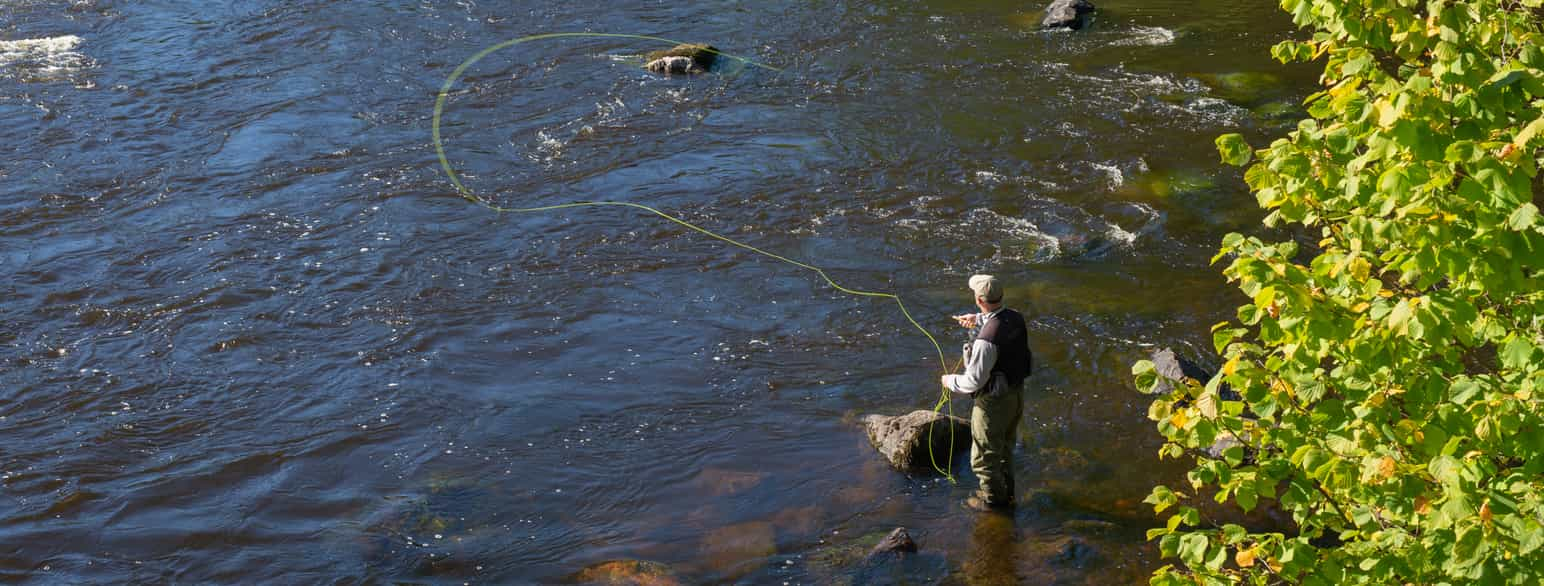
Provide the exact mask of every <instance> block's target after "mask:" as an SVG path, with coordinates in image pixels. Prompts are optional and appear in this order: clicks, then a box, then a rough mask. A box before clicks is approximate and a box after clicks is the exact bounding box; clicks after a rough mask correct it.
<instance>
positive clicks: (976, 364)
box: [943, 340, 997, 395]
mask: <svg viewBox="0 0 1544 586" xmlns="http://www.w3.org/2000/svg"><path fill="white" fill-rule="evenodd" d="M996 364H997V345H996V344H993V343H991V342H988V341H986V340H976V341H975V342H972V343H971V346H970V360H967V361H966V362H965V374H946V375H944V377H943V384H944V386H945V387H948V389H949V390H951V391H954V392H956V393H964V394H967V395H969V394H974V393H977V392H980V391H981V390H982V389H985V388H986V385H987V383H988V382H989V381H991V379H992V367H993V366H995V365H996Z"/></svg>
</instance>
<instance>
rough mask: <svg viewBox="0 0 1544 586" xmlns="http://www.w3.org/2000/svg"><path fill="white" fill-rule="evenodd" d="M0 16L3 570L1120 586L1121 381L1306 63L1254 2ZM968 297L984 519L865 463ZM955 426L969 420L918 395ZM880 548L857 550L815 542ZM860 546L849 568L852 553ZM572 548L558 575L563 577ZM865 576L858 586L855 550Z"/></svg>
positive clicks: (447, 5) (1132, 441) (1210, 292)
mask: <svg viewBox="0 0 1544 586" xmlns="http://www.w3.org/2000/svg"><path fill="white" fill-rule="evenodd" d="M1098 1H1099V7H1100V12H1099V16H1098V17H1097V20H1096V21H1095V23H1094V26H1093V27H1092V28H1091V29H1090V30H1086V31H1081V32H1077V33H1066V32H1041V31H1039V30H1036V27H1035V23H1036V22H1037V20H1036V17H1037V15H1036V14H1035V13H1036V12H1037V11H1038V10H1039V9H1040V8H1041V5H1040V4H1038V3H1022V2H1005V1H998V0H992V1H979V2H938V1H932V2H889V1H879V2H868V3H847V2H759V3H741V2H693V3H680V4H672V3H661V2H619V3H586V2H560V3H531V2H513V3H500V2H474V1H469V0H462V1H457V2H451V1H440V0H423V1H418V2H411V1H385V0H377V1H363V0H360V1H346V2H345V1H335V2H317V1H304V2H277V1H258V0H249V1H241V2H215V1H207V2H205V1H200V2H186V1H178V2H174V1H156V0H152V1H111V0H77V1H69V2H65V1H41V0H0V275H3V278H0V295H3V297H0V299H3V302H0V580H5V581H13V580H19V581H33V582H38V583H124V582H182V583H220V582H227V583H228V582H238V583H319V582H331V583H372V582H382V581H386V582H396V581H403V582H424V583H439V582H444V583H463V582H471V583H551V582H557V581H563V580H575V579H581V578H589V577H594V576H598V575H602V574H604V573H605V572H609V571H614V570H616V568H618V567H620V566H622V565H625V564H612V565H609V566H608V565H604V564H605V563H606V562H611V561H615V560H642V561H644V562H647V563H646V564H643V565H641V566H639V567H640V568H642V570H643V571H645V572H655V571H658V572H665V571H668V572H669V573H670V574H671V575H673V576H674V577H675V578H677V579H679V580H681V581H683V582H685V583H701V582H743V583H758V584H759V583H790V584H793V583H842V582H847V583H868V582H875V581H878V582H885V581H900V582H912V583H940V582H941V583H973V584H974V583H1011V582H1013V581H1015V580H1018V581H1024V582H1030V583H1053V582H1054V583H1073V584H1079V583H1087V584H1112V583H1141V582H1144V581H1145V578H1146V575H1147V574H1148V573H1149V572H1151V571H1152V569H1153V568H1155V567H1157V566H1158V565H1160V564H1162V563H1163V562H1162V561H1160V560H1159V559H1158V555H1157V550H1156V547H1155V546H1153V545H1152V544H1149V543H1147V542H1145V540H1144V538H1143V532H1144V530H1145V529H1147V528H1148V527H1151V526H1154V525H1155V524H1156V523H1157V521H1155V520H1154V519H1153V516H1152V514H1151V513H1150V511H1149V509H1147V508H1146V506H1145V505H1142V504H1141V502H1140V501H1141V499H1142V498H1143V497H1144V496H1145V495H1146V494H1147V492H1148V489H1149V488H1150V487H1151V486H1152V485H1153V484H1155V483H1159V482H1166V483H1170V484H1178V483H1181V482H1183V480H1182V474H1183V470H1184V463H1183V462H1173V461H1159V460H1158V459H1157V456H1156V452H1157V448H1158V446H1159V445H1160V441H1159V438H1158V436H1157V434H1156V432H1155V431H1154V430H1153V427H1152V424H1151V422H1149V421H1147V420H1146V417H1145V414H1146V403H1145V401H1144V400H1143V398H1142V396H1140V395H1139V394H1137V393H1136V391H1135V390H1134V388H1133V386H1132V384H1131V382H1130V380H1129V379H1130V375H1129V369H1130V364H1131V363H1132V362H1133V361H1135V360H1137V359H1139V358H1141V357H1143V356H1145V355H1146V354H1147V353H1149V352H1151V351H1152V350H1154V349H1156V348H1159V347H1173V348H1176V349H1178V350H1179V351H1180V353H1181V354H1184V355H1189V356H1193V357H1196V358H1197V359H1198V360H1200V361H1201V362H1203V363H1207V362H1209V359H1208V358H1207V356H1208V355H1209V333H1208V332H1209V328H1210V326H1211V325H1212V324H1213V323H1216V322H1218V321H1222V320H1225V319H1228V318H1229V317H1231V315H1232V308H1233V307H1235V306H1237V305H1238V304H1239V303H1240V299H1241V297H1240V296H1239V295H1238V294H1237V293H1236V292H1235V291H1233V290H1231V289H1230V287H1229V286H1228V285H1227V284H1226V283H1224V282H1223V280H1222V278H1221V277H1220V275H1219V274H1218V269H1217V268H1216V267H1211V266H1209V265H1208V262H1209V259H1210V257H1211V255H1212V254H1213V253H1214V252H1215V250H1216V247H1217V243H1218V241H1219V239H1220V237H1221V236H1222V235H1223V234H1225V233H1227V232H1230V231H1237V230H1254V229H1255V226H1257V225H1258V220H1259V217H1260V215H1261V214H1260V213H1259V212H1258V210H1257V209H1256V208H1255V205H1254V201H1253V198H1252V197H1251V196H1250V195H1249V194H1248V193H1247V190H1246V189H1245V188H1244V186H1243V184H1242V182H1241V179H1240V175H1239V173H1238V172H1237V170H1234V169H1228V168H1223V167H1221V166H1220V165H1219V164H1218V162H1217V159H1218V157H1217V154H1216V152H1215V150H1214V148H1213V146H1212V139H1213V138H1214V137H1215V136H1216V135H1218V134H1221V133H1224V132H1243V133H1245V134H1246V135H1247V136H1249V137H1251V140H1255V141H1257V142H1256V144H1263V141H1265V140H1267V139H1268V138H1269V137H1271V136H1279V135H1281V134H1282V133H1284V132H1285V130H1286V129H1287V127H1289V126H1290V124H1291V123H1292V120H1291V118H1292V116H1293V112H1292V107H1291V105H1292V104H1295V103H1296V101H1297V100H1299V99H1301V98H1302V97H1303V96H1304V95H1306V94H1307V93H1308V92H1309V91H1311V87H1312V84H1313V76H1312V72H1311V71H1305V70H1299V69H1287V68H1284V67H1282V66H1280V65H1278V64H1276V63H1274V62H1273V61H1271V60H1270V58H1269V55H1268V49H1269V47H1270V46H1271V45H1272V44H1273V43H1275V42H1276V41H1278V40H1281V39H1284V38H1288V37H1290V36H1292V35H1293V34H1294V32H1293V30H1292V27H1291V23H1290V22H1289V20H1288V19H1287V18H1286V16H1285V15H1283V14H1281V13H1280V12H1279V11H1278V10H1277V9H1276V8H1275V7H1274V6H1273V5H1271V4H1270V3H1257V4H1248V3H1244V4H1240V3H1236V2H1222V1H1218V0H1204V1H1201V2H1182V1H1179V0H1155V1H1154V0H1144V1H1138V0H1098ZM546 32H596V33H619V34H634V35H651V36H659V37H666V38H671V39H681V40H686V41H694V42H709V43H712V44H714V45H715V46H716V47H718V48H720V49H722V50H723V51H725V52H728V53H731V54H735V55H740V56H744V57H746V58H748V59H751V60H754V61H755V62H758V63H763V64H766V65H770V66H772V67H775V68H776V69H771V68H762V67H757V66H752V65H746V64H744V63H741V62H736V61H733V60H725V61H723V62H722V63H720V65H719V66H718V67H716V68H715V70H714V71H713V72H710V73H709V74H706V75H699V76H676V77H662V76H656V75H653V74H649V73H647V72H644V71H643V70H641V69H640V67H639V64H640V63H641V58H642V55H643V53H645V52H647V51H650V50H656V49H662V48H666V47H667V46H668V45H662V44H660V43H657V42H650V41H642V40H638V39H631V38H595V37H586V38H559V39H550V40H543V41H535V42H530V43H523V44H519V45H515V46H513V47H510V48H507V49H503V50H500V51H498V52H495V53H493V54H490V55H489V56H488V57H487V58H485V59H483V60H482V61H480V62H478V63H477V64H476V65H475V66H474V67H472V68H471V69H469V70H468V71H467V75H466V77H465V78H463V79H462V80H461V81H459V82H458V83H457V85H456V87H455V88H454V90H453V91H452V93H451V96H450V99H448V100H447V107H446V113H445V118H444V122H445V133H446V141H445V146H446V152H447V156H448V159H449V160H450V161H451V162H452V163H453V164H454V165H455V166H456V168H457V170H458V171H459V172H461V173H463V175H464V179H465V181H466V184H467V186H468V187H469V188H470V189H472V190H474V191H475V192H477V193H479V194H481V195H482V196H484V197H487V198H488V199H489V200H490V201H494V202H497V203H499V204H500V205H506V206H533V205H549V204H557V203H562V202H569V201H579V200H614V201H627V202H636V203H642V204H647V205H650V206H654V207H657V208H659V209H661V210H664V211H667V212H670V213H674V214H678V215H680V216H681V217H682V218H684V219H686V220H688V221H690V222H693V223H696V224H699V225H701V226H703V227H705V228H707V229H710V230H715V231H718V232H721V233H723V234H725V235H727V236H729V237H732V238H736V239H739V240H742V241H744V242H746V243H749V244H751V245H754V246H757V247H761V248H763V249H766V250H768V251H772V252H775V253H778V254H782V255H786V256H788V257H791V258H794V259H797V260H800V261H804V262H808V263H811V264H813V265H818V266H820V267H823V268H825V269H826V270H827V271H828V272H829V274H830V275H831V276H832V277H833V278H835V279H837V280H838V281H840V282H841V283H843V285H845V286H848V287H853V288H858V289H865V290H875V291H886V292H893V293H896V294H899V295H900V296H901V297H902V298H903V299H904V300H905V301H906V302H907V304H908V307H910V308H911V309H912V311H913V313H914V314H915V315H916V316H917V318H918V320H919V321H920V322H921V323H922V324H923V326H924V327H926V328H927V329H928V330H929V331H931V332H932V333H933V334H934V335H935V336H937V337H938V338H939V340H940V342H941V344H942V346H943V348H944V350H945V351H946V352H949V353H950V359H951V360H952V359H953V358H954V356H953V354H954V353H955V351H956V350H957V348H958V347H959V345H960V344H961V343H963V342H965V341H966V339H967V335H968V334H967V332H965V331H964V330H961V329H958V328H951V327H950V321H949V320H948V319H947V316H948V315H949V314H951V313H963V312H965V311H966V310H968V309H969V308H970V298H969V292H968V291H967V290H966V288H965V280H966V278H967V277H968V276H969V275H970V274H972V273H975V272H991V273H994V274H996V275H998V276H999V277H1000V278H1002V279H1003V280H1004V281H1005V282H1006V283H1007V285H1008V287H1007V290H1008V304H1009V305H1010V306H1012V307H1018V308H1020V309H1023V310H1025V311H1026V314H1027V317H1028V319H1029V328H1030V330H1031V335H1032V341H1031V348H1032V349H1033V351H1034V352H1035V356H1036V362H1037V371H1036V373H1035V374H1034V377H1033V378H1032V379H1031V382H1030V384H1029V390H1028V392H1027V398H1026V409H1025V419H1024V423H1023V425H1022V426H1021V428H1020V429H1019V430H1018V434H1019V439H1020V442H1019V448H1018V453H1017V459H1016V461H1015V470H1016V473H1017V476H1018V484H1019V491H1020V493H1021V495H1022V496H1023V497H1024V499H1025V501H1026V504H1025V506H1021V507H1020V508H1019V509H1018V511H1017V512H1016V513H1015V514H1014V515H1013V516H1012V517H1009V518H997V517H981V516H978V515H975V514H972V513H970V512H968V511H965V510H964V509H962V508H961V506H960V501H961V500H962V499H963V498H964V497H965V496H966V495H967V494H969V491H970V490H971V488H972V487H973V486H974V482H975V481H974V478H973V477H972V476H971V475H970V474H969V472H968V470H967V469H968V466H966V465H965V464H966V462H965V459H966V458H965V457H964V456H963V455H961V456H958V457H956V458H955V467H956V470H957V471H958V472H959V475H960V476H959V479H960V482H959V483H958V484H950V483H948V482H947V481H943V480H941V479H938V478H936V477H928V476H925V475H912V476H908V475H904V474H901V473H898V472H895V471H892V470H890V469H888V468H887V467H885V465H884V464H883V462H882V461H881V460H880V459H879V456H878V455H877V454H875V453H874V451H873V450H872V449H871V448H869V447H868V445H867V442H866V439H865V438H864V435H863V432H862V429H861V428H860V427H859V426H858V425H857V424H856V423H855V421H856V419H857V417H858V416H860V415H863V414H867V413H886V414H898V413H903V412H906V411H910V410H912V409H919V408H929V407H931V406H932V403H933V400H934V399H935V397H936V394H937V388H936V387H937V383H936V380H937V375H938V373H939V371H940V368H941V367H940V365H939V364H938V359H937V353H936V352H935V350H934V347H933V345H932V344H931V343H930V342H929V341H928V339H927V338H926V337H925V336H923V335H921V334H920V333H919V332H917V331H916V329H914V328H913V327H912V326H911V325H910V324H908V323H907V321H906V319H905V317H904V316H902V315H901V314H900V313H899V312H898V311H897V309H896V307H895V305H894V304H893V303H891V302H889V301H887V300H884V299H871V298H862V297H854V296H850V295H847V294H844V293H842V292H840V291H837V290H835V289H833V288H831V287H829V286H828V285H826V284H825V283H824V282H823V281H822V280H820V279H819V277H818V276H817V275H815V274H813V273H811V272H809V271H806V270H803V269H800V268H797V267H793V266H789V265H786V264H783V263H779V262H776V261H774V260H771V259H769V258H766V257H762V256H758V255H755V254H751V253H749V252H747V251H744V250H741V249H737V248H734V247H730V246H726V245H724V244H723V243H721V242H718V241H715V240H712V239H709V238H706V237H703V236H701V235H700V234H696V233H694V232H691V231H689V230H687V229H685V228H683V227H681V226H679V225H675V224H672V223H669V222H666V221H663V220H661V219H660V218H658V217H655V216H651V215H648V214H645V213H640V212H638V211H636V210H628V209H621V208H599V209H594V208H584V209H571V210H563V211H557V212H551V213H541V214H499V213H494V212H491V211H488V210H486V209H483V208H480V207H477V206H475V205H472V204H470V203H469V202H467V201H466V200H464V199H462V198H460V197H458V196H457V194H456V192H455V190H454V188H453V187H452V186H451V185H450V184H449V182H448V181H447V180H446V177H445V175H444V174H443V173H442V172H441V171H440V169H439V167H438V162H437V158H436V156H435V151H434V147H433V144H432V142H431V141H430V134H429V131H430V123H431V113H432V108H433V104H434V99H435V96H436V93H437V92H438V91H439V89H440V85H441V84H442V83H443V82H444V80H445V79H446V77H447V76H448V75H450V73H451V70H452V69H454V68H455V67H456V65H457V64H459V63H461V62H462V61H463V60H465V59H466V58H468V57H469V56H471V55H473V54H474V53H476V52H478V51H479V50H481V49H483V48H484V47H488V46H490V45H493V44H495V43H499V42H501V41H506V40H510V39H515V38H518V37H522V36H525V35H531V34H536V33H546ZM954 409H955V410H956V412H957V413H961V414H964V413H966V411H967V409H968V402H956V403H955V404H954ZM896 526H905V527H907V528H909V529H910V531H911V533H912V535H913V537H915V538H916V539H917V541H918V543H919V545H920V546H921V552H920V553H919V554H918V555H917V556H914V559H911V560H909V561H907V562H905V563H904V564H903V565H902V566H900V567H899V568H896V567H888V568H886V567H879V568H875V567H870V566H865V565H864V564H862V563H861V562H860V561H855V560H856V557H861V553H862V548H863V546H864V545H866V544H868V543H872V539H873V536H874V535H876V534H882V533H884V532H886V531H888V530H889V529H891V528H893V527H896ZM855 552H856V553H855ZM586 568H589V570H588V571H587V570H586ZM875 572H880V573H879V574H875Z"/></svg>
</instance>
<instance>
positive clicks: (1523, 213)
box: [1506, 202, 1539, 231]
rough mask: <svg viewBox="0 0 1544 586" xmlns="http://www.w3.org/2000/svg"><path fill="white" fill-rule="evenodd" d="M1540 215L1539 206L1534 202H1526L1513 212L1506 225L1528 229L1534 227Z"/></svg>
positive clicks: (1514, 228)
mask: <svg viewBox="0 0 1544 586" xmlns="http://www.w3.org/2000/svg"><path fill="white" fill-rule="evenodd" d="M1538 217H1539V208H1538V207H1536V206H1534V205H1533V203H1532V202H1530V203H1525V204H1523V205H1521V206H1519V207H1518V208H1517V211H1515V212H1512V215H1511V216H1508V217H1507V219H1506V225H1507V227H1508V228H1511V229H1513V230H1519V231H1521V230H1527V229H1529V228H1532V227H1533V223H1534V221H1535V220H1537V219H1538Z"/></svg>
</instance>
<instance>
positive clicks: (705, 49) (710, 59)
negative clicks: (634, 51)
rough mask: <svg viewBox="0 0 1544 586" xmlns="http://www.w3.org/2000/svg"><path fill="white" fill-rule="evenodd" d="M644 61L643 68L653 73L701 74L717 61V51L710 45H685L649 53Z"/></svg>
mask: <svg viewBox="0 0 1544 586" xmlns="http://www.w3.org/2000/svg"><path fill="white" fill-rule="evenodd" d="M644 60H645V62H646V63H645V65H644V68H645V69H648V70H649V71H653V72H655V73H702V72H705V71H707V70H708V68H710V67H713V63H714V61H717V60H718V49H717V48H715V47H713V46H712V45H702V44H692V43H687V44H681V45H676V46H674V47H671V48H669V49H665V50H663V51H653V52H650V53H649V54H647V55H645V56H644Z"/></svg>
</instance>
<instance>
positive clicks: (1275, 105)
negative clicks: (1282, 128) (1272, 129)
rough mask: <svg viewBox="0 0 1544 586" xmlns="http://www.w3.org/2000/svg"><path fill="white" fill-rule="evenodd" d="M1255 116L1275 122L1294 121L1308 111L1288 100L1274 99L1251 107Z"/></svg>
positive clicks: (1304, 115)
mask: <svg viewBox="0 0 1544 586" xmlns="http://www.w3.org/2000/svg"><path fill="white" fill-rule="evenodd" d="M1249 111H1250V112H1253V113H1254V115H1255V118H1257V119H1259V120H1260V121H1262V122H1274V123H1277V124H1292V123H1296V122H1297V121H1298V120H1301V119H1303V118H1305V117H1307V116H1308V111H1307V110H1304V109H1303V107H1302V106H1299V105H1297V103H1295V102H1292V101H1289V100H1275V101H1271V102H1266V103H1264V104H1260V105H1258V106H1255V107H1254V108H1251V109H1250V110H1249Z"/></svg>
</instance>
